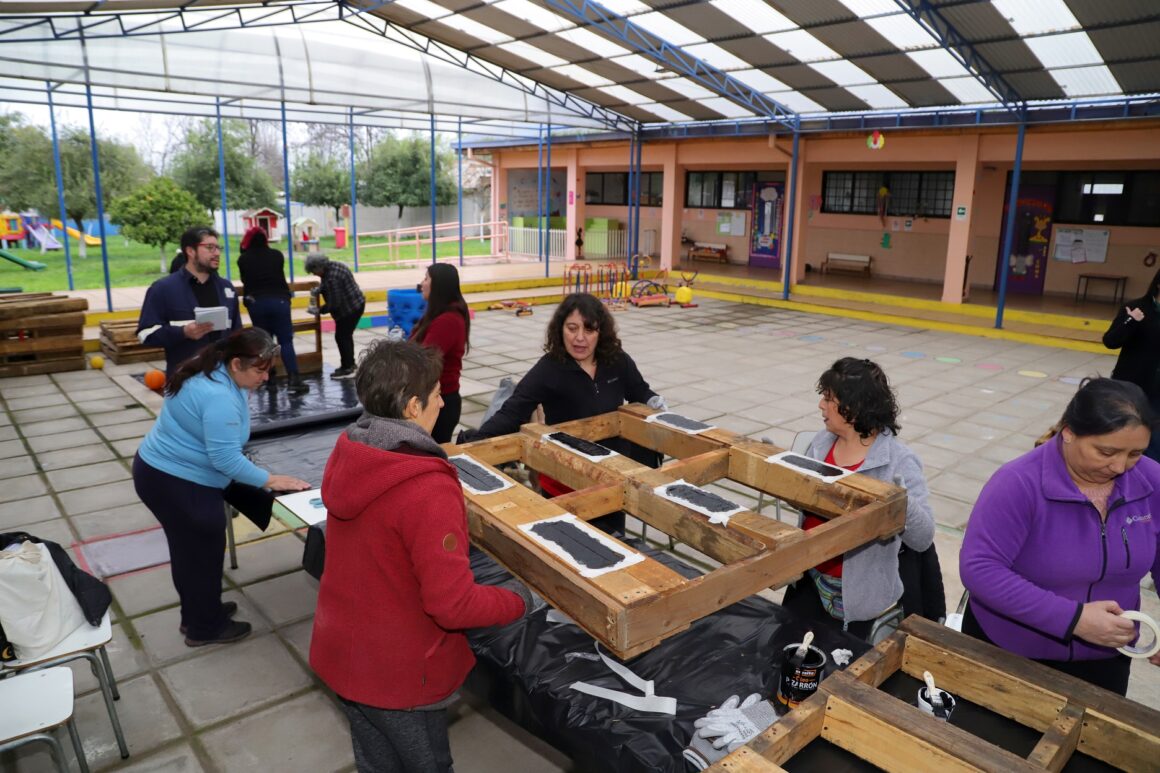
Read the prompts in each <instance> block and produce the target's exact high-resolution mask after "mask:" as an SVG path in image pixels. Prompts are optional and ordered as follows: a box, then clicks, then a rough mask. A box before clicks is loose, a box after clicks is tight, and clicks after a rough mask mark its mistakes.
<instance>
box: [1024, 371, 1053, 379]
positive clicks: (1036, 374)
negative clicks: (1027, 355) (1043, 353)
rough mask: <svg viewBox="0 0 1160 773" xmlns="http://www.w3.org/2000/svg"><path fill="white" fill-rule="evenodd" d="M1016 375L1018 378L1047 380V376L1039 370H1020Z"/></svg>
mask: <svg viewBox="0 0 1160 773" xmlns="http://www.w3.org/2000/svg"><path fill="white" fill-rule="evenodd" d="M1018 373H1019V375H1020V376H1026V377H1027V378H1047V374H1046V373H1044V372H1043V371H1041V370H1021V371H1018Z"/></svg>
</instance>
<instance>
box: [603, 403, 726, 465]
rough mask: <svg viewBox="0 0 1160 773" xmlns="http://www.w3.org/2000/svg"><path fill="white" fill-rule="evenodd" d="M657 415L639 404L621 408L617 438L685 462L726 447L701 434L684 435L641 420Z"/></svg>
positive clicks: (663, 426) (661, 425)
mask: <svg viewBox="0 0 1160 773" xmlns="http://www.w3.org/2000/svg"><path fill="white" fill-rule="evenodd" d="M656 412H657V411H654V410H653V409H652V408H649V407H647V406H643V405H640V404H639V403H637V404H633V405H622V406H621V407H620V409H619V413H620V436H621V437H623V438H625V439H626V440H631V441H632V442H633V443H636V444H637V445H639V446H644V447H645V448H649V449H652V450H653V451H659V452H660V453H662V454H664V455H665V456H671V457H674V458H676V459H685V458H687V457H690V456H696V455H698V454H703V453H705V452H706V451H712V450H714V449H717V448H723V447H725V444H724V443H722V442H721V441H719V440H712V439H710V438H707V437H704V436H703V435H686V434H685V433H683V432H674V431H673V430H672V429H671V428H669V427H666V426H665V425H663V424H655V423H650V422H647V421H645V420H644V419H645V417H646V416H650V415H652V414H654V413H656Z"/></svg>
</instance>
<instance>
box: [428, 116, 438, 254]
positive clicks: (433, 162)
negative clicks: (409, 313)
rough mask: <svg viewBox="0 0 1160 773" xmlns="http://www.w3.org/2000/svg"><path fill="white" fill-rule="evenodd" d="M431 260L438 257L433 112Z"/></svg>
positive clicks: (433, 124) (432, 124)
mask: <svg viewBox="0 0 1160 773" xmlns="http://www.w3.org/2000/svg"><path fill="white" fill-rule="evenodd" d="M430 118H431V262H432V263H435V262H436V261H437V260H438V259H439V257H438V252H437V250H438V247H439V245H437V244H436V243H435V114H434V113H431V115H430Z"/></svg>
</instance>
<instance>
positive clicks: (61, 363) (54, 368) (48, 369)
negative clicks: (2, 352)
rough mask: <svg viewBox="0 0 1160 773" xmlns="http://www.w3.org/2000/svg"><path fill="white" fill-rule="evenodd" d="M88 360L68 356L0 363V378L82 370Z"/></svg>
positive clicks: (87, 363)
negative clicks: (56, 358) (65, 357)
mask: <svg viewBox="0 0 1160 773" xmlns="http://www.w3.org/2000/svg"><path fill="white" fill-rule="evenodd" d="M88 366H89V361H88V360H86V359H85V358H84V357H70V358H68V359H63V360H49V361H47V362H25V363H11V364H0V378H7V377H9V376H35V375H39V374H43V373H65V372H68V371H71V370H84V369H85V368H87V367H88Z"/></svg>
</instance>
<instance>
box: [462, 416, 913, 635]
mask: <svg viewBox="0 0 1160 773" xmlns="http://www.w3.org/2000/svg"><path fill="white" fill-rule="evenodd" d="M653 413H656V411H653V410H652V409H650V408H646V407H644V406H640V405H630V406H623V407H621V408H620V410H618V411H615V412H613V413H607V414H602V415H599V416H594V417H592V418H589V419H581V420H579V421H574V422H567V423H564V424H560V425H556V426H554V427H546V426H544V425H540V424H526V425H524V426H523V428H522V429H521V431H520V432H519V433H516V434H512V435H505V436H502V437H497V438H492V439H489V440H482V441H477V442H475V443H467V444H463V445H458V446H457V445H454V444H447V445H446V446H445V448H446V449H447V451H448V453H449V454H450V455H455V454H466V455H468V456H469V457H471V458H472V459H473V460H475V461H477V462H479V463H481V464H483V465H484V466H485V467H486V468H487V469H488V471H489V472H491V473H492V474H494V475H497V476H499V477H501V478H503V479H504V480H510V479H507V478H506V477H504V476H503V475H502V474H501V473H500V472H499V471H498V469H496V467H498V466H499V465H501V464H505V463H507V462H513V461H521V462H523V463H524V464H526V465H527V466H528V467H530V468H532V469H533V470H536V471H537V472H541V473H544V474H545V475H549V476H551V477H552V478H555V479H556V480H558V481H559V482H561V483H563V484H564V485H566V486H569V487H571V488H573V489H575V490H574V491H573V492H572V493H569V494H565V495H564V496H560V497H556V498H555V499H544V498H542V497H540V496H539V495H537V494H536V493H535V492H533V491H531V490H530V489H527V488H525V487H523V486H520V485H518V484H517V485H513V486H511V487H509V488H506V489H503V490H500V491H495V492H492V493H484V494H476V493H473V492H471V491H469V490H468V489H466V488H465V489H464V495H465V497H466V500H467V510H468V526H469V530H470V533H471V537H472V540H473V541H474V542H475V543H476V544H477V545H478V546H479V547H481V548H482V549H484V550H486V551H487V552H488V553H490V554H491V555H492V556H493V557H494V558H495V559H496V560H497V561H499V562H500V563H502V564H503V565H504V566H506V567H507V568H508V569H509V570H511V571H512V572H513V573H514V574H516V575H517V576H518V577H519V578H520V579H521V580H523V581H524V582H525V583H527V584H528V585H529V586H531V587H532V588H534V589H535V590H536V592H538V593H540V594H541V595H542V596H543V597H545V598H546V599H548V600H549V601H550V602H551V603H552V605H553V606H555V607H556V608H557V609H559V610H561V611H562V612H564V613H565V614H567V615H568V616H569V617H571V618H572V619H573V620H575V621H576V623H577V624H578V625H580V627H582V628H583V629H584V630H586V631H587V632H588V633H590V634H591V635H592V636H593V637H594V638H596V639H597V640H598V641H599V642H600V643H601V644H603V645H605V646H606V647H607V648H608V649H609V650H611V651H612V652H613V653H614V654H616V656H617V657H620V658H629V657H632V656H634V655H637V654H640V653H641V652H645V651H647V650H649V649H651V648H652V647H654V646H656V645H657V644H659V643H660V642H661V641H663V640H664V639H666V638H668V637H670V636H672V635H674V634H676V633H679V632H680V631H683V630H685V629H687V628H688V627H689V626H690V624H692V623H693V622H694V621H696V620H699V619H700V618H702V617H705V616H707V615H710V614H712V613H713V612H716V611H717V610H719V609H722V608H724V607H726V606H728V605H729V604H733V603H734V602H737V601H740V600H741V599H743V598H745V597H747V596H749V595H752V594H754V593H756V592H758V591H760V590H762V589H764V588H770V587H774V588H776V587H780V586H782V585H785V584H787V583H789V582H791V581H792V580H794V579H796V578H797V577H798V576H800V575H801V574H802V573H803V572H805V571H806V570H807V569H809V568H810V567H812V566H816V565H817V564H818V563H821V562H822V561H824V560H826V559H829V558H833V557H835V556H840V555H842V554H843V553H845V552H847V551H849V550H853V549H854V548H857V547H859V546H861V545H864V544H866V543H868V542H871V541H873V540H876V539H882V538H884V537H888V536H890V535H893V534H897V533H899V532H900V531H901V530H902V528H903V526H904V524H905V520H906V492H905V491H903V490H902V489H901V488H897V487H895V486H891V485H888V484H885V483H882V482H880V481H877V480H874V479H873V478H868V477H866V476H863V475H851V476H848V477H845V478H843V479H841V480H839V481H837V482H834V483H825V482H823V481H822V480H820V479H818V478H814V477H811V476H809V475H807V474H805V473H803V472H799V471H798V470H796V469H794V468H791V467H786V466H782V465H781V464H777V463H775V462H770V461H767V457H769V456H771V455H772V454H775V453H778V452H780V451H781V449H779V448H776V447H773V446H770V445H766V444H763V443H755V442H752V441H750V440H748V439H747V438H744V437H742V436H739V435H735V434H734V433H732V432H728V431H726V430H721V429H708V430H706V431H703V432H700V433H699V434H694V435H690V434H685V433H684V432H681V431H680V430H677V429H674V428H672V427H668V426H665V425H664V424H660V423H655V422H649V421H646V419H647V418H648V417H649V416H650V415H651V414H653ZM556 431H563V432H566V433H568V434H569V435H572V436H574V437H578V438H582V439H584V440H589V441H593V442H599V441H601V440H605V439H607V438H613V437H621V438H625V439H628V440H631V441H633V442H635V443H638V444H640V445H642V446H645V447H646V448H650V449H653V450H655V451H659V452H661V453H663V454H665V455H666V456H671V457H674V460H673V461H671V462H669V463H668V464H665V465H663V466H662V467H660V468H659V469H656V470H654V469H651V468H649V467H646V466H644V465H642V464H639V463H637V462H635V461H633V460H632V459H630V458H629V457H627V456H620V455H616V456H613V457H610V458H607V459H604V460H602V461H598V462H597V461H591V460H589V459H588V458H586V457H584V456H581V455H578V454H576V453H573V452H572V451H570V450H568V449H566V448H563V447H561V446H559V445H557V444H555V443H553V442H551V441H550V440H548V439H547V438H546V437H545V435H546V433H549V432H556ZM725 478H728V479H730V480H733V481H736V482H738V483H741V484H743V485H745V486H749V487H752V488H754V489H758V490H761V491H764V492H766V493H767V494H770V495H772V496H775V497H778V498H780V499H783V500H785V501H787V502H790V503H791V504H793V505H794V506H796V507H798V508H803V509H807V510H809V511H811V512H814V513H817V514H818V515H820V516H822V517H824V518H826V519H827V521H828V522H827V523H825V524H823V525H821V526H819V527H817V528H816V529H813V530H811V531H809V532H808V533H807V532H804V531H802V530H800V529H798V528H795V527H793V526H790V525H788V524H785V523H782V522H780V521H778V520H776V519H773V518H769V517H766V516H763V515H760V514H758V513H755V512H752V511H748V510H742V511H741V512H738V513H736V514H734V515H732V516H731V518H730V519H729V520H728V522H727V523H725V524H723V525H721V524H717V523H713V522H712V521H711V520H710V518H709V517H707V516H706V515H703V514H702V513H700V512H698V511H697V510H695V509H692V508H690V507H687V506H685V505H684V504H679V503H677V502H674V501H672V500H671V499H667V498H665V497H663V496H661V495H660V494H658V493H657V489H658V487H662V486H668V485H670V484H673V483H676V482H677V481H681V480H683V481H685V482H686V483H689V484H692V485H694V486H705V485H708V484H711V483H713V482H715V481H718V480H722V479H725ZM620 510H624V511H626V512H627V513H629V514H631V515H633V516H635V517H636V518H638V519H640V520H641V521H643V522H644V523H647V524H648V525H649V526H651V527H653V528H656V529H659V530H661V531H663V532H665V533H666V534H669V535H670V536H672V537H674V538H676V539H678V540H680V541H682V542H685V543H687V544H688V545H690V546H691V547H693V548H695V549H696V550H699V551H701V552H702V553H704V554H706V555H708V556H710V557H711V558H713V559H715V560H716V561H719V562H721V564H722V566H721V567H720V568H718V569H715V570H713V571H711V572H709V573H707V574H705V575H703V576H700V577H697V578H694V579H691V580H690V579H686V578H684V577H682V576H681V575H679V574H677V573H676V572H674V571H672V570H671V569H669V568H667V567H665V566H664V565H662V564H661V563H659V562H657V561H656V560H654V559H652V558H650V557H647V556H645V557H643V560H640V561H639V562H638V563H635V564H633V565H630V566H625V567H624V568H620V569H616V570H615V571H611V572H608V573H606V574H602V575H600V576H598V577H589V576H582V572H581V571H579V570H578V569H577V568H576V567H575V566H574V565H573V564H572V563H570V562H569V561H567V560H565V559H563V558H561V557H560V556H559V555H558V554H557V553H556V552H554V551H553V550H550V549H548V548H546V547H545V545H544V544H543V543H542V542H540V541H537V540H535V539H533V538H532V537H530V536H529V535H528V534H527V531H526V530H525V529H523V528H521V527H524V526H528V525H529V524H533V523H535V522H537V521H543V520H546V519H550V518H556V517H559V516H563V515H567V514H569V513H571V514H572V515H574V516H576V517H577V518H578V519H580V520H583V521H588V520H591V519H593V518H598V517H600V516H603V515H607V514H610V513H615V512H617V511H620ZM620 547H621V548H622V549H623V550H625V551H629V552H630V553H634V554H635V553H637V551H635V550H633V549H632V548H630V547H628V546H626V545H623V544H621V546H620Z"/></svg>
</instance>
